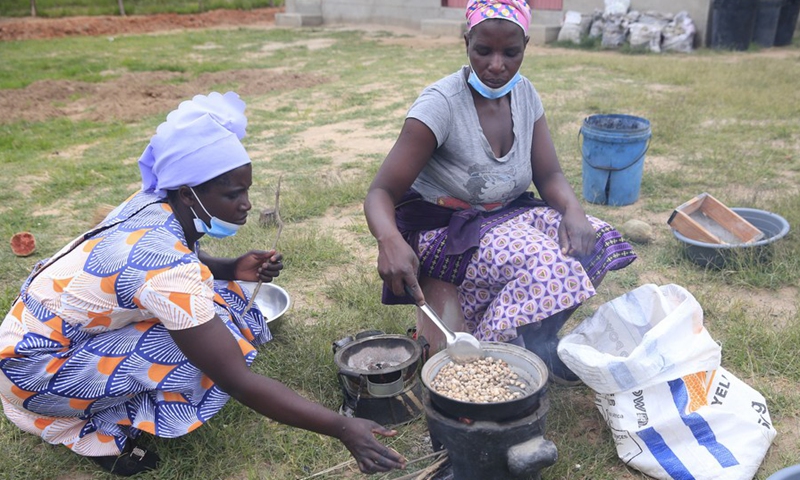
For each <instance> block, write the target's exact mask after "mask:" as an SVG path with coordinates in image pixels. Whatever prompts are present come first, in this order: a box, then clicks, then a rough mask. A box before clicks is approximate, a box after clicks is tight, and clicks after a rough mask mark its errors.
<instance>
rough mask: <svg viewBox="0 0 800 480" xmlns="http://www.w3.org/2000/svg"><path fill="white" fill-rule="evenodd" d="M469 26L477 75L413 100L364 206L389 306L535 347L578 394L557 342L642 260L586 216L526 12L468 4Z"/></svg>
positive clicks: (502, 0) (522, 5) (481, 0)
mask: <svg viewBox="0 0 800 480" xmlns="http://www.w3.org/2000/svg"><path fill="white" fill-rule="evenodd" d="M466 18H467V33H466V34H465V35H464V41H465V44H466V50H467V59H468V62H469V63H468V65H465V66H464V67H462V68H461V69H460V70H459V71H457V72H455V73H454V74H452V75H449V76H447V77H445V78H443V79H441V80H439V81H438V82H436V83H434V84H433V85H431V86H429V87H428V88H426V89H425V90H424V91H423V92H422V94H421V95H420V96H419V97H418V98H417V100H416V101H415V102H414V104H413V105H412V106H411V108H410V109H409V111H408V114H407V116H406V120H405V123H404V125H403V128H402V131H401V132H400V136H399V138H398V139H397V142H396V143H395V145H394V147H393V148H392V149H391V151H390V152H389V154H388V155H387V157H386V159H385V161H384V163H383V165H382V166H381V168H380V170H379V171H378V173H377V175H376V177H375V179H374V180H373V182H372V185H371V186H370V189H369V193H368V194H367V197H366V200H365V202H364V211H365V215H366V218H367V222H368V224H369V227H370V231H371V232H372V234H373V235H374V236H375V238H376V239H377V240H378V247H379V255H378V272H379V273H380V275H381V278H383V280H384V297H383V301H384V303H387V304H391V303H411V302H416V303H420V304H421V303H422V302H425V301H426V293H427V297H428V298H427V299H428V300H430V301H431V303H432V304H438V306H440V307H441V309H440V313H442V314H444V315H445V316H449V317H450V318H451V320H450V323H452V324H453V326H457V325H458V324H460V325H461V328H462V329H463V330H467V331H469V332H471V333H472V334H473V335H475V336H476V337H477V338H478V339H479V340H483V341H505V342H514V343H516V344H519V345H522V346H525V347H526V348H528V349H530V350H532V351H533V352H534V353H536V354H537V355H538V356H540V357H542V359H543V360H544V361H545V363H547V365H548V367H549V368H550V373H551V375H550V377H551V378H552V379H554V380H556V381H561V382H563V383H570V384H575V383H578V382H579V379H578V378H577V377H576V376H575V374H574V373H572V372H571V371H570V370H569V369H568V368H567V367H566V366H565V365H564V364H563V362H561V361H560V359H559V358H558V356H557V354H556V346H557V344H558V337H557V333H558V331H559V330H560V329H561V327H562V326H563V325H564V323H565V322H566V320H567V319H568V318H569V315H570V314H571V313H572V312H574V311H575V309H576V308H577V307H578V306H579V305H580V304H581V303H582V302H584V301H585V300H586V299H588V298H590V297H591V296H593V295H595V287H596V285H597V284H598V282H599V281H600V280H601V279H602V278H603V276H604V275H605V274H606V272H608V271H610V270H616V269H619V268H623V267H625V266H627V265H628V264H630V263H631V262H632V261H633V260H634V259H635V258H636V257H635V255H634V253H633V251H632V249H631V248H630V245H628V244H627V243H626V242H625V241H624V240H622V238H621V237H620V235H619V234H618V233H617V232H616V231H615V230H614V229H612V228H611V227H610V226H609V225H608V224H606V223H604V222H602V221H600V220H598V219H596V218H593V217H588V216H587V215H586V213H585V212H584V211H583V208H582V207H581V204H580V202H579V201H578V199H577V197H576V196H575V193H574V192H573V190H572V188H571V187H570V185H569V183H568V182H567V180H566V178H565V177H564V174H563V172H562V170H561V167H560V165H559V162H558V158H557V156H556V151H555V147H554V146H553V142H552V140H551V137H550V132H549V130H548V127H547V120H546V118H545V114H544V108H543V106H542V102H541V100H540V98H539V95H538V93H537V92H536V89H535V88H534V87H533V85H532V84H531V82H530V81H529V80H528V79H527V78H525V77H523V76H522V75H520V71H519V70H520V66H521V65H522V60H523V58H524V54H525V48H526V46H527V44H528V40H529V37H528V26H529V23H530V19H531V12H530V9H529V7H528V4H527V3H526V2H525V0H471V1H470V2H469V3H468V5H467V8H466ZM531 183H533V186H534V187H535V188H536V190H537V192H538V193H539V197H540V198H536V197H535V196H534V194H533V193H532V192H528V188H529V187H530V186H531ZM421 285H422V286H421ZM406 292H410V293H411V295H412V296H408V295H406ZM424 292H425V293H424ZM431 292H434V293H431ZM447 298H457V300H456V302H457V308H455V309H456V310H458V313H457V314H456V315H455V317H457V318H455V319H454V320H453V315H452V310H454V308H452V307H453V306H452V303H448V302H447V301H446V299H447ZM445 320H446V321H447V320H448V319H447V318H445ZM418 330H419V329H418ZM431 343H434V342H431ZM433 346H434V348H436V347H437V346H439V345H436V344H434V345H433Z"/></svg>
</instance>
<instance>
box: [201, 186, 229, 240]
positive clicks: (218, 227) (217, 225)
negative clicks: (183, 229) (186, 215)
mask: <svg viewBox="0 0 800 480" xmlns="http://www.w3.org/2000/svg"><path fill="white" fill-rule="evenodd" d="M189 190H191V191H192V194H194V198H197V203H199V204H200V208H202V209H203V211H204V212H206V215H208V216H209V217H211V226H210V227H209V226H208V225H206V224H205V222H203V221H202V220H200V218H199V217H198V216H197V213H196V212H195V211H194V208H192V207H189V209H190V210H191V211H192V213H193V214H194V228H195V230H197V233H206V234H208V235H210V236H212V237H214V238H225V237H232V236H234V235H236V232H237V231H238V230H239V227H241V225H239V224H236V223H230V222H226V221H225V220H220V219H219V218H217V217H215V216H213V215H211V214H210V213H208V210H206V207H205V206H204V205H203V202H201V201H200V199H199V198H198V197H197V194H196V193H194V189H193V188H192V187H189Z"/></svg>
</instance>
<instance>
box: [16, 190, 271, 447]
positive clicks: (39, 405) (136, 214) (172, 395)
mask: <svg viewBox="0 0 800 480" xmlns="http://www.w3.org/2000/svg"><path fill="white" fill-rule="evenodd" d="M247 300H248V298H247V293H245V292H244V291H243V290H242V289H241V287H240V286H239V284H238V283H236V282H228V281H221V280H214V277H213V276H212V274H211V272H210V271H209V269H208V268H207V267H206V266H205V265H203V264H202V263H201V262H200V260H199V259H198V257H197V254H196V253H195V251H194V250H193V249H192V248H189V246H188V245H187V243H186V238H185V237H184V234H183V230H182V229H181V227H180V224H179V223H178V221H177V219H176V218H175V215H174V214H173V212H172V209H171V208H170V206H169V205H168V204H167V203H165V202H164V201H163V199H159V198H158V197H157V196H155V195H153V194H149V193H144V192H139V193H137V194H135V195H133V196H132V197H131V198H129V199H128V200H126V201H125V202H124V203H123V204H122V205H120V206H119V207H117V209H115V210H114V211H113V212H111V213H110V214H109V216H108V217H107V218H106V219H105V220H104V221H103V222H102V223H101V224H100V225H99V226H98V227H97V228H95V229H94V230H93V231H91V232H88V233H87V234H85V235H82V236H80V237H78V238H77V239H75V240H74V241H73V242H71V243H70V244H69V245H67V246H66V247H65V248H64V249H62V250H61V251H60V252H58V253H57V254H56V255H54V256H53V257H51V258H50V259H48V260H43V261H41V262H39V264H37V266H36V268H34V271H33V273H32V274H31V275H30V277H28V279H27V280H26V281H25V283H24V284H23V286H22V289H21V291H20V296H19V298H18V299H17V300H16V301H15V302H14V304H13V306H12V308H11V311H10V312H9V313H8V314H7V315H6V317H5V319H4V320H3V322H2V324H0V401H2V405H3V411H4V413H5V415H6V416H7V417H8V418H9V420H11V421H12V422H13V423H14V424H16V425H17V426H18V427H19V428H21V429H22V430H24V431H27V432H30V433H33V434H36V435H39V436H41V437H42V438H43V439H44V440H45V441H47V442H49V443H52V444H63V445H66V446H67V447H69V448H70V449H72V450H73V451H75V452H76V453H78V454H80V455H85V456H102V455H116V454H119V453H120V451H121V450H122V449H123V448H124V446H125V443H126V442H127V439H128V438H135V437H137V436H138V435H139V434H140V433H141V432H143V431H144V432H148V433H150V434H153V435H157V436H160V437H178V436H181V435H184V434H186V433H188V432H191V431H192V430H194V429H196V428H197V427H199V426H200V425H202V424H203V423H205V422H206V421H207V420H208V419H209V418H211V417H212V416H213V415H214V414H216V413H217V412H218V411H219V410H220V409H221V408H222V406H223V405H224V404H225V403H226V402H227V400H228V398H229V397H228V395H226V394H225V393H224V392H223V391H221V390H220V389H219V388H218V387H217V386H215V385H214V383H213V382H212V381H211V380H210V379H209V378H208V377H206V376H205V375H204V374H203V373H202V372H201V371H199V370H198V369H197V368H196V367H194V366H193V365H192V364H191V363H189V361H188V360H187V359H186V357H185V356H184V355H183V353H181V351H180V350H179V349H178V347H177V345H175V343H174V342H173V341H172V339H171V337H170V334H169V331H170V330H181V329H186V328H191V327H194V326H197V325H200V324H202V323H204V322H207V321H209V320H211V319H212V318H213V317H214V314H217V315H219V317H220V318H222V320H223V321H224V322H225V323H226V325H227V326H228V329H229V330H230V332H231V335H233V336H234V338H236V340H237V341H238V344H239V346H240V348H241V350H242V355H243V356H244V358H245V360H246V362H247V364H248V365H250V364H251V363H252V361H253V359H254V358H255V356H256V350H255V346H257V345H259V344H262V343H265V342H267V341H269V340H270V339H271V338H272V336H271V334H270V332H269V329H268V328H267V325H266V321H265V319H264V317H263V316H262V314H261V312H260V311H259V310H258V309H257V308H253V309H252V310H250V312H249V313H248V314H247V315H246V316H243V315H242V313H243V311H244V309H245V306H246V304H247Z"/></svg>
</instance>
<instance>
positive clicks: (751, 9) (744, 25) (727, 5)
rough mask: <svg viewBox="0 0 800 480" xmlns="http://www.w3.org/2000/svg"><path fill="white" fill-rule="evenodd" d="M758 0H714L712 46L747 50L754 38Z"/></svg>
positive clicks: (712, 6) (712, 9) (712, 8)
mask: <svg viewBox="0 0 800 480" xmlns="http://www.w3.org/2000/svg"><path fill="white" fill-rule="evenodd" d="M757 2H758V0H713V1H712V3H711V35H710V37H711V40H710V42H709V44H710V46H711V48H718V49H726V50H747V48H748V47H749V46H750V40H751V39H752V38H753V27H754V26H755V20H756V6H757V5H756V3H757Z"/></svg>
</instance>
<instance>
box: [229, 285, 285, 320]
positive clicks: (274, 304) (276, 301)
mask: <svg viewBox="0 0 800 480" xmlns="http://www.w3.org/2000/svg"><path fill="white" fill-rule="evenodd" d="M239 284H240V285H241V286H242V288H245V289H247V292H248V293H249V294H251V295H252V294H253V290H254V289H255V288H256V285H257V283H256V282H239ZM254 303H255V305H256V306H257V307H258V309H259V310H261V314H262V315H264V318H266V319H267V323H270V322H274V321H275V320H277V319H279V318H281V316H282V315H283V314H284V313H286V311H287V310H289V306H290V305H291V304H292V300H291V299H290V298H289V294H288V293H286V290H284V289H283V288H281V287H279V286H277V285H275V284H274V283H262V284H261V288H260V289H259V290H258V295H257V296H256V300H255V302H254Z"/></svg>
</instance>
